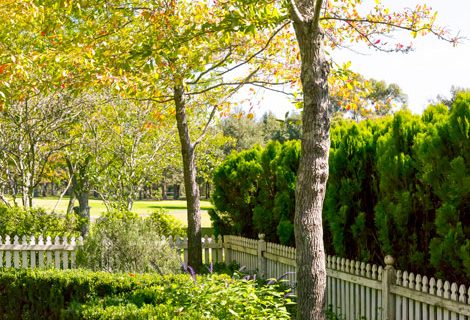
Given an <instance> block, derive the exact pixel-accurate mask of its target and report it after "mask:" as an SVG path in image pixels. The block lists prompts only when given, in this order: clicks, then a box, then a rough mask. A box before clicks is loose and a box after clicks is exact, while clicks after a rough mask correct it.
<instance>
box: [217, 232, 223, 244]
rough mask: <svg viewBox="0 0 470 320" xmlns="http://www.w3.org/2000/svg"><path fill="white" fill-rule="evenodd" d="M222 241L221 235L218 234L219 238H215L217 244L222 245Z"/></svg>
mask: <svg viewBox="0 0 470 320" xmlns="http://www.w3.org/2000/svg"><path fill="white" fill-rule="evenodd" d="M222 241H223V239H222V235H220V234H219V236H218V237H217V242H219V243H222Z"/></svg>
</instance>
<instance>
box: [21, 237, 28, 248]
mask: <svg viewBox="0 0 470 320" xmlns="http://www.w3.org/2000/svg"><path fill="white" fill-rule="evenodd" d="M21 244H22V245H23V246H27V245H28V240H27V238H26V236H22V237H21Z"/></svg>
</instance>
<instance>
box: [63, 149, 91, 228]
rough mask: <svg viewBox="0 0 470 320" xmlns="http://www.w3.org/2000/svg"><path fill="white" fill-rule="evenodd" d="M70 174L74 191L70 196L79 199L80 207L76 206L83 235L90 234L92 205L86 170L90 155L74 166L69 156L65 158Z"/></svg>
mask: <svg viewBox="0 0 470 320" xmlns="http://www.w3.org/2000/svg"><path fill="white" fill-rule="evenodd" d="M65 160H66V163H67V168H68V170H69V174H70V176H71V177H72V193H73V195H71V196H70V197H74V198H76V199H77V200H78V208H77V207H74V210H76V212H75V213H77V214H78V215H79V217H80V219H81V221H80V225H81V226H80V228H81V235H82V237H86V236H87V235H88V232H89V229H90V206H89V198H90V192H89V183H88V177H87V174H86V170H87V168H88V165H89V163H90V157H87V158H86V159H85V160H84V161H83V163H82V164H81V165H78V166H77V168H74V166H73V165H72V162H71V161H70V160H69V159H68V158H67V159H65Z"/></svg>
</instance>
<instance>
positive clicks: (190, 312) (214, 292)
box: [0, 269, 293, 319]
mask: <svg viewBox="0 0 470 320" xmlns="http://www.w3.org/2000/svg"><path fill="white" fill-rule="evenodd" d="M292 304H293V303H292V302H291V300H290V299H289V298H285V292H283V291H282V290H281V289H280V287H279V286H277V285H271V286H266V285H261V284H259V283H258V282H256V281H253V280H245V279H233V278H231V277H229V276H227V275H213V274H211V275H204V276H197V278H192V277H191V276H190V275H188V274H179V275H165V276H160V275H156V274H132V273H127V274H124V273H120V274H116V273H106V272H92V271H85V270H65V271H63V270H62V271H60V270H12V269H3V270H1V271H0V315H1V318H2V319H175V318H178V319H190V318H191V319H290V318H291V316H292V315H291V313H290V309H292V308H290V307H289V306H290V305H292Z"/></svg>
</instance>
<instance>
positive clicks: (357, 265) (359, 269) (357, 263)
mask: <svg viewBox="0 0 470 320" xmlns="http://www.w3.org/2000/svg"><path fill="white" fill-rule="evenodd" d="M360 274H361V263H360V262H359V261H356V275H358V276H359V275H360Z"/></svg>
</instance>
